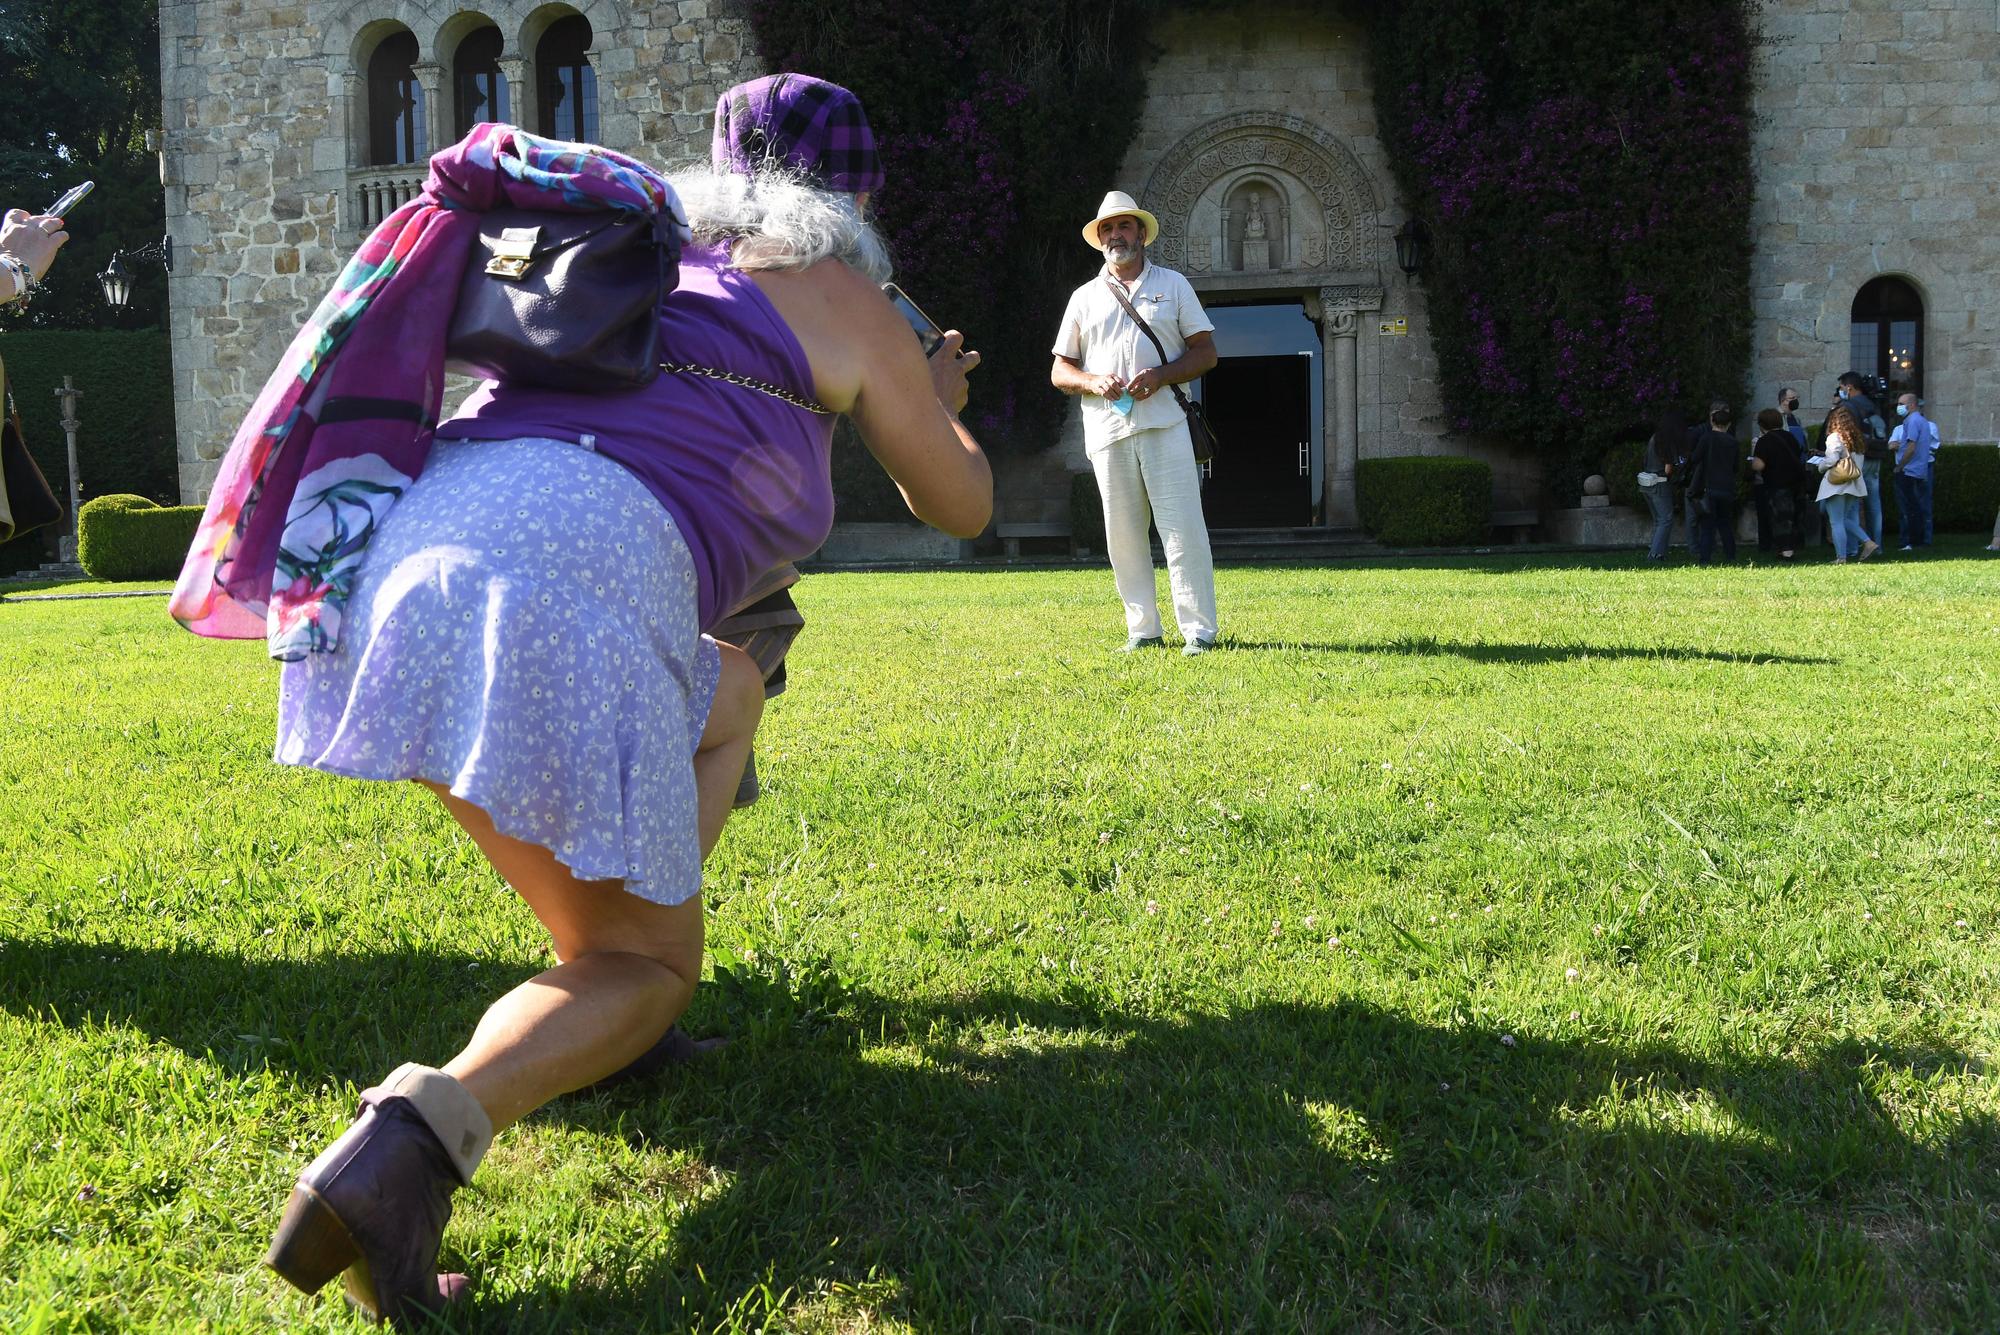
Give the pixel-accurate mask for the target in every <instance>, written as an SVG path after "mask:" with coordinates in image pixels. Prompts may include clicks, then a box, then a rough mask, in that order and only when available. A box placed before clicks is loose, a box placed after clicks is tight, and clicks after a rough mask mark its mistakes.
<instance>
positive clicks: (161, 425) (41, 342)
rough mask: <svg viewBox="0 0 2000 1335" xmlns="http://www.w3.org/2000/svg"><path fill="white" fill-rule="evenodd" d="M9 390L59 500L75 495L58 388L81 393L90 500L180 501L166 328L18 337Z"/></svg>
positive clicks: (14, 332)
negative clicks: (69, 386)
mask: <svg viewBox="0 0 2000 1335" xmlns="http://www.w3.org/2000/svg"><path fill="white" fill-rule="evenodd" d="M0 357H4V358H5V359H6V364H7V382H8V384H9V386H10V387H11V388H12V389H13V391H14V402H15V404H16V405H17V406H19V408H20V410H21V430H22V433H23V434H24V435H25V436H26V438H27V442H28V450H29V452H30V453H32V454H33V455H34V456H35V462H36V463H38V464H40V465H41V466H42V473H43V474H44V475H45V476H46V477H47V478H48V480H49V485H50V486H52V487H54V488H55V489H56V491H57V493H58V494H63V493H64V492H65V489H66V488H67V487H68V486H69V480H68V479H69V455H68V450H67V448H66V446H65V444H64V440H63V429H62V409H61V407H60V406H59V405H58V403H57V401H56V395H55V391H56V387H57V386H59V385H61V384H62V381H63V377H64V376H68V377H69V378H70V382H71V383H72V384H74V385H75V386H76V387H77V389H79V390H81V391H82V394H83V397H82V398H80V399H78V400H77V405H76V415H77V418H78V419H79V420H80V421H81V422H82V423H83V425H82V426H81V427H80V428H78V430H77V433H76V455H77V459H76V468H77V473H78V475H79V476H78V478H77V489H78V491H79V492H81V493H82V496H83V499H85V500H86V501H87V500H89V499H90V498H91V497H92V496H108V495H112V494H133V495H139V496H145V497H148V498H150V499H152V500H154V501H158V502H160V503H161V504H164V505H172V504H174V503H175V502H177V501H179V500H180V496H181V491H180V464H179V461H178V458H177V456H176V453H175V445H174V374H173V361H172V358H171V356H170V355H169V350H168V343H167V335H166V334H165V333H164V332H162V331H160V330H157V329H140V330H100V331H81V330H68V329H10V330H8V331H7V333H6V335H5V337H4V338H0Z"/></svg>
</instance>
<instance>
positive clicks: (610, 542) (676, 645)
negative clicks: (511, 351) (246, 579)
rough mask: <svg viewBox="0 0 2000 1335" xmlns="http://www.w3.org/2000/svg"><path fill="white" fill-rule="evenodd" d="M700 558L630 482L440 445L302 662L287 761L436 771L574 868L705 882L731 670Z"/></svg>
mask: <svg viewBox="0 0 2000 1335" xmlns="http://www.w3.org/2000/svg"><path fill="white" fill-rule="evenodd" d="M696 598H697V588H696V581H695V573H694V567H693V564H692V562H691V561H690V560H689V557H688V551H687V546H686V544H685V543H683V542H682V540H681V536H680V532H679V530H678V529H676V528H675V526H674V522H673V519H672V517H671V516H669V515H668V514H667V512H666V511H665V510H664V509H663V508H662V507H661V506H660V503H659V502H658V501H657V500H655V499H654V498H653V495H652V493H651V492H649V491H647V490H646V489H645V487H644V486H642V485H640V483H639V481H638V480H637V479H636V478H634V477H633V476H632V475H631V474H630V473H628V472H626V471H625V469H623V468H621V467H619V466H618V465H617V464H614V463H612V462H610V461H609V460H607V459H602V458H599V457H598V456H597V455H595V454H593V453H591V452H590V451H589V450H586V449H584V448H582V447H581V446H577V445H571V444H567V443H565V442H562V441H552V440H510V441H439V442H438V443H437V444H436V446H435V447H434V448H433V450H432V451H431V455H430V459H429V462H428V463H427V464H426V465H425V468H424V473H423V476H422V477H420V478H418V479H417V481H416V483H415V484H414V485H413V486H411V488H410V489H409V491H408V492H407V493H405V494H404V495H403V497H402V498H401V499H400V500H399V501H397V503H396V505H395V506H394V507H393V508H392V509H391V510H390V511H389V513H388V516H387V518H386V519H385V520H384V521H383V523H382V526H381V528H380V529H379V530H378V531H377V532H376V534H375V536H374V537H373V539H372V540H371V541H370V542H369V545H368V551H367V555H366V557H365V559H364V563H363V565H362V568H361V571H360V574H359V577H358V578H357V579H356V581H355V587H354V592H353V596H352V598H351V600H350V601H349V603H348V607H347V613H346V622H345V626H344V629H343V631H342V637H341V643H340V647H339V648H338V649H337V650H335V651H334V652H332V653H326V654H312V655H309V656H308V657H307V658H306V659H305V661H303V662H298V663H287V664H286V665H285V668H284V673H283V676H282V678H281V684H280V687H279V692H278V741H277V747H276V752H275V757H276V759H277V760H278V761H279V762H280V763H283V764H287V765H309V766H311V767H312V768H314V769H320V770H325V771H326V772H327V773H329V774H342V775H347V776H350V777H353V778H361V779H417V778H421V779H429V780H431V781H433V782H435V783H439V784H442V785H444V786H445V787H447V788H449V789H450V790H451V791H452V792H453V793H455V794H456V795H458V796H459V797H462V798H464V799H465V800H466V801H468V802H470V803H472V804H473V805H474V806H477V807H479V808H480V809H481V810H483V811H485V812H486V813H487V815H489V816H491V817H492V818H493V823H494V825H495V827H496V828H498V829H499V830H500V832H501V833H503V834H507V835H511V836H513V837H514V838H516V839H524V840H527V841H529V842H531V843H536V844H540V845H541V846H542V847H544V848H546V849H548V850H549V851H550V852H551V853H553V854H555V856H556V858H557V859H558V860H559V861H561V862H562V863H563V865H565V866H566V867H568V868H570V869H571V870H572V871H574V872H575V873H576V874H577V875H578V876H580V877H583V878H585V879H590V880H611V879H616V880H622V881H624V882H625V888H626V890H628V891H630V892H631V893H632V894H635V895H638V896H640V897H641V898H643V899H648V900H652V901H653V902H655V903H660V904H678V903H680V902H681V901H683V900H685V899H687V898H688V897H690V896H692V895H694V894H695V893H697V892H698V891H699V890H700V889H701V848H700V844H699V840H698V836H697V833H696V827H695V805H696V803H695V787H694V763H693V762H694V751H695V746H696V744H697V743H698V742H699V741H700V739H701V732H702V728H703V726H704V724H705V723H706V722H707V719H708V711H709V706H710V705H711V704H712V703H713V702H714V698H715V685H716V680H717V677H718V676H719V675H720V672H721V659H720V655H719V653H718V651H717V649H716V646H715V642H714V641H713V640H710V639H709V638H708V637H706V636H704V635H702V634H700V632H699V630H698V629H697V612H696V607H697V602H696Z"/></svg>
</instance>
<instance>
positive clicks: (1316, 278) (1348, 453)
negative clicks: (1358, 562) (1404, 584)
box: [1141, 111, 1388, 528]
mask: <svg viewBox="0 0 2000 1335" xmlns="http://www.w3.org/2000/svg"><path fill="white" fill-rule="evenodd" d="M1253 199H1254V201H1255V202H1254V203H1253V202H1249V201H1251V200H1253ZM1380 199H1381V195H1380V194H1379V193H1378V191H1377V190H1376V188H1375V185H1374V183H1373V181H1372V180H1371V179H1370V177H1369V174H1368V172H1367V170H1366V169H1365V168H1364V167H1363V166H1362V165H1361V163H1360V162H1359V161H1358V160H1357V159H1356V158H1355V156H1354V154H1353V153H1352V152H1351V151H1350V150H1349V149H1348V148H1347V146H1346V145H1345V144H1343V143H1342V142H1341V141H1340V140H1339V139H1337V138H1335V137H1334V136H1333V135H1331V134H1329V133H1328V132H1327V131H1325V130H1323V129H1321V128H1320V127H1319V126H1317V125H1314V124H1313V123H1312V122H1311V121H1308V120H1304V119H1302V118H1301V117H1298V116H1291V115H1286V114H1284V113H1282V112H1270V111H1245V112H1239V113H1237V114H1234V115H1230V116H1225V117H1222V118H1220V119H1218V120H1213V121H1210V122H1208V123H1207V124H1205V125H1202V126H1200V127H1199V128H1197V129H1196V130H1194V131H1192V132H1191V133H1189V134H1188V135H1186V136H1184V137H1183V138H1182V139H1181V140H1180V142H1178V143H1176V144H1175V145H1174V146H1173V147H1172V148H1170V149H1169V150H1167V152H1166V154H1165V155H1164V156H1163V157H1162V158H1161V159H1160V161H1159V164H1158V165H1157V166H1155V167H1154V169H1153V172H1152V175H1151V176H1150V177H1149V178H1148V179H1147V182H1146V187H1145V193H1144V196H1143V197H1142V200H1141V202H1142V203H1144V204H1145V205H1146V207H1147V208H1149V209H1150V210H1152V212H1153V213H1154V215H1155V216H1157V217H1158V218H1159V221H1160V235H1159V239H1158V240H1157V241H1156V242H1154V244H1153V246H1152V247H1151V248H1150V250H1151V253H1152V255H1153V257H1154V258H1156V259H1157V260H1158V261H1159V263H1161V264H1162V265H1164V266H1166V267H1168V268H1171V269H1177V270H1179V271H1180V272H1182V273H1184V274H1185V275H1187V277H1188V280H1189V281H1190V282H1191V283H1192V284H1193V285H1194V287H1195V289H1196V290H1197V291H1198V292H1200V293H1201V294H1202V296H1203V298H1204V300H1207V299H1209V298H1212V297H1230V296H1235V297H1237V298H1239V299H1242V298H1247V297H1266V298H1268V297H1271V296H1282V297H1294V296H1296V297H1298V298H1300V299H1301V300H1302V301H1303V303H1304V305H1305V308H1306V311H1307V313H1308V314H1309V315H1310V316H1312V318H1314V319H1315V320H1317V321H1318V322H1319V326H1320V336H1321V344H1322V347H1321V352H1322V356H1321V358H1320V364H1321V372H1322V375H1323V376H1324V378H1325V384H1324V391H1325V392H1324V393H1323V394H1322V396H1321V402H1322V404H1323V405H1324V412H1325V417H1324V421H1323V430H1322V433H1321V435H1322V439H1323V441H1324V449H1325V458H1324V467H1323V469H1322V470H1321V479H1322V480H1321V506H1320V513H1321V517H1322V518H1321V522H1322V523H1324V524H1325V525H1327V526H1328V527H1343V528H1344V527H1349V526H1352V525H1354V524H1355V523H1357V522H1358V521H1359V515H1358V512H1357V508H1356V505H1355V495H1354V473H1355V462H1356V458H1357V455H1358V451H1359V440H1360V403H1359V399H1358V395H1359V394H1360V393H1361V392H1362V381H1361V378H1360V377H1359V376H1358V374H1357V360H1358V348H1357V342H1356V340H1357V337H1358V335H1359V332H1360V327H1361V321H1362V317H1363V316H1364V315H1366V314H1367V313H1369V312H1371V311H1379V310H1380V309H1381V308H1382V302H1383V296H1384V291H1383V277H1382V264H1383V254H1384V247H1385V246H1386V245H1387V244H1388V242H1387V240H1386V232H1385V230H1384V229H1383V228H1382V226H1381V222H1382V218H1381V204H1380ZM1253 211H1254V212H1255V213H1256V214H1257V215H1258V218H1257V221H1256V222H1255V223H1252V222H1251V221H1250V216H1251V214H1252V212H1253ZM1253 229H1254V230H1255V232H1256V233H1257V245H1256V246H1255V247H1254V248H1252V247H1247V246H1246V244H1245V237H1246V234H1247V233H1248V232H1250V231H1251V230H1253Z"/></svg>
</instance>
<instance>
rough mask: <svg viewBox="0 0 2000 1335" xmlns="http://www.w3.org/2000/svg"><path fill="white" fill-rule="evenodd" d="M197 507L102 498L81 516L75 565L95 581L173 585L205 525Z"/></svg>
mask: <svg viewBox="0 0 2000 1335" xmlns="http://www.w3.org/2000/svg"><path fill="white" fill-rule="evenodd" d="M201 511H202V507H201V506H199V505H155V504H153V503H152V502H151V501H149V500H147V499H146V498H145V497H144V496H126V495H116V496H99V497H98V498H97V499H95V500H91V501H85V502H84V503H83V509H81V510H79V511H78V512H77V525H76V527H77V536H76V559H77V560H78V561H81V562H82V563H83V568H84V569H85V570H87V571H89V572H90V574H91V577H92V578H94V579H114V580H115V579H172V578H173V577H174V576H175V575H178V574H179V573H180V569H181V563H182V562H183V561H185V560H186V559H187V554H188V548H189V547H190V546H191V545H192V544H193V542H194V531H195V528H196V526H197V525H199V524H200V523H201Z"/></svg>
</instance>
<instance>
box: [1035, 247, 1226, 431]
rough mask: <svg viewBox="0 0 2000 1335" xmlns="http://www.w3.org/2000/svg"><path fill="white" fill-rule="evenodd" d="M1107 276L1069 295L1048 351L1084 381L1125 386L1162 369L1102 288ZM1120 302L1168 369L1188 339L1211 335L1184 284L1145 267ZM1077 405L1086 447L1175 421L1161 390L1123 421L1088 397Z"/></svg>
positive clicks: (1170, 400) (1175, 407) (1176, 413)
mask: <svg viewBox="0 0 2000 1335" xmlns="http://www.w3.org/2000/svg"><path fill="white" fill-rule="evenodd" d="M1110 272H1111V270H1110V267H1109V266H1108V265H1107V266H1106V267H1105V268H1103V269H1100V270H1099V271H1098V273H1097V276H1096V277H1095V278H1093V279H1091V280H1090V281H1089V282H1088V283H1085V284H1084V285H1083V286H1082V287H1080V288H1078V289H1077V290H1076V291H1075V292H1073V293H1071V294H1070V298H1069V306H1068V308H1067V309H1065V310H1064V311H1063V318H1062V329H1061V331H1060V332H1058V333H1057V335H1056V345H1055V347H1053V348H1051V349H1050V351H1051V352H1053V353H1054V354H1055V355H1056V356H1058V357H1068V358H1070V359H1071V360H1073V361H1076V362H1079V363H1081V364H1082V366H1083V369H1084V371H1085V372H1086V373H1087V374H1090V375H1115V376H1118V377H1120V378H1122V379H1125V380H1130V379H1131V378H1132V377H1133V376H1135V375H1137V374H1138V373H1139V372H1141V371H1144V370H1147V369H1149V368H1151V367H1155V366H1163V365H1165V362H1162V361H1161V360H1160V354H1159V353H1157V352H1155V351H1154V350H1153V340H1152V339H1150V338H1147V337H1146V336H1145V335H1144V334H1142V333H1140V332H1139V326H1138V325H1136V324H1134V323H1133V322H1132V317H1131V316H1129V315H1127V314H1126V313H1125V308H1124V307H1122V306H1120V305H1119V304H1118V298H1116V297H1114V296H1112V295H1111V289H1110V288H1109V287H1107V286H1105V282H1104V279H1105V276H1106V275H1107V274H1109V273H1110ZM1113 281H1114V282H1115V281H1117V280H1115V279H1114V280H1113ZM1126 297H1127V299H1128V300H1130V301H1131V303H1132V306H1133V308H1134V309H1135V310H1137V311H1138V312H1139V314H1141V315H1143V316H1145V317H1146V323H1147V324H1149V325H1151V326H1152V329H1153V332H1154V333H1155V334H1157V335H1158V336H1159V339H1160V345H1161V346H1162V347H1164V348H1165V349H1166V352H1167V357H1166V360H1167V361H1169V362H1170V361H1173V360H1175V359H1176V358H1178V357H1179V356H1180V355H1181V354H1182V353H1183V352H1185V351H1187V341H1188V338H1189V337H1190V336H1192V335H1194V334H1206V333H1210V332H1212V331H1213V330H1214V329H1215V325H1214V323H1213V322H1212V321H1211V320H1210V319H1209V318H1208V313H1207V312H1206V311H1204V310H1202V308H1201V301H1200V299H1199V298H1197V297H1196V296H1195V294H1194V288H1193V287H1191V286H1190V285H1189V284H1188V280H1187V279H1185V278H1183V277H1181V276H1180V275H1179V274H1177V273H1175V272H1174V271H1173V270H1172V269H1162V268H1160V267H1159V266H1158V265H1156V264H1154V263H1153V262H1152V261H1151V260H1148V261H1146V265H1145V267H1144V268H1142V269H1141V270H1139V281H1138V282H1136V283H1134V284H1133V285H1132V286H1131V288H1130V289H1128V290H1127V292H1126ZM1082 397H1083V438H1084V441H1085V443H1086V444H1090V445H1105V444H1108V443H1110V442H1111V441H1114V440H1120V439H1123V438H1124V437H1126V436H1130V435H1133V434H1135V433H1137V432H1140V431H1147V430H1151V429H1153V428H1155V427H1163V426H1172V425H1174V423H1176V422H1179V421H1181V420H1182V414H1181V406H1180V404H1178V403H1176V402H1174V396H1173V395H1172V394H1170V393H1167V392H1166V391H1164V390H1163V391H1161V392H1160V393H1158V394H1155V395H1154V396H1152V397H1151V398H1146V399H1140V400H1138V401H1136V402H1135V403H1133V405H1132V413H1131V415H1130V416H1129V417H1128V416H1126V415H1125V414H1124V413H1121V412H1119V411H1118V410H1117V409H1116V408H1113V407H1112V406H1111V404H1110V403H1109V402H1108V401H1106V400H1104V399H1101V398H1099V397H1098V396H1097V395H1095V394H1085V395H1083V396H1082Z"/></svg>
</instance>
